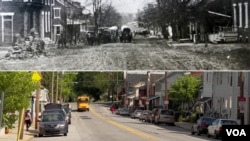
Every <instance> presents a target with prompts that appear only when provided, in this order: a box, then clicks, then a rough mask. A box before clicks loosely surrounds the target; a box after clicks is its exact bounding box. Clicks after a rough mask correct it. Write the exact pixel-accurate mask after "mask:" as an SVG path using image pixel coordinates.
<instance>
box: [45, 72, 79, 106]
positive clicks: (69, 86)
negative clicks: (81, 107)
mask: <svg viewBox="0 0 250 141" xmlns="http://www.w3.org/2000/svg"><path fill="white" fill-rule="evenodd" d="M53 73H54V78H53ZM57 75H58V86H57ZM76 75H77V74H76V73H71V72H65V73H63V72H56V71H55V72H46V71H45V72H42V76H43V79H42V85H43V87H45V88H46V89H48V90H49V95H50V96H51V95H52V79H54V85H53V97H54V101H56V95H55V94H56V91H57V88H58V98H59V97H60V95H61V94H62V98H63V99H65V98H68V97H72V98H74V97H76V94H75V93H74V90H73V89H74V83H75V81H76V80H75V79H76Z"/></svg>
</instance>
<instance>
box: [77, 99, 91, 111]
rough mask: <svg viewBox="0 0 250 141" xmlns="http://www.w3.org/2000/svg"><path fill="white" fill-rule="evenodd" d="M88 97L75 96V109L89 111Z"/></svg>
mask: <svg viewBox="0 0 250 141" xmlns="http://www.w3.org/2000/svg"><path fill="white" fill-rule="evenodd" d="M89 105H90V103H89V97H88V96H78V97H77V111H89Z"/></svg>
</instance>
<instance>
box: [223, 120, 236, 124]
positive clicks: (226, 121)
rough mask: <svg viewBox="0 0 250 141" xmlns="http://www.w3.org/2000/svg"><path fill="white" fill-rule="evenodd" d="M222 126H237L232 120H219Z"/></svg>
mask: <svg viewBox="0 0 250 141" xmlns="http://www.w3.org/2000/svg"><path fill="white" fill-rule="evenodd" d="M221 124H222V125H237V122H236V121H233V120H221Z"/></svg>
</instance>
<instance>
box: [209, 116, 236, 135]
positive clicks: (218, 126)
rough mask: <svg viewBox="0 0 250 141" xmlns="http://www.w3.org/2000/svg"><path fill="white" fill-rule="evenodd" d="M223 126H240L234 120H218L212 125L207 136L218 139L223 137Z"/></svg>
mask: <svg viewBox="0 0 250 141" xmlns="http://www.w3.org/2000/svg"><path fill="white" fill-rule="evenodd" d="M222 125H238V123H237V121H235V120H232V119H216V120H215V121H214V122H213V123H212V124H211V125H209V126H208V132H207V136H208V137H210V136H214V138H216V139H217V138H219V137H221V133H222Z"/></svg>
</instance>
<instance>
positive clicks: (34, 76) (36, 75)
mask: <svg viewBox="0 0 250 141" xmlns="http://www.w3.org/2000/svg"><path fill="white" fill-rule="evenodd" d="M41 79H42V77H41V75H40V74H39V73H38V72H37V71H35V72H34V73H33V75H32V80H33V81H36V82H38V81H40V80H41Z"/></svg>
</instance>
